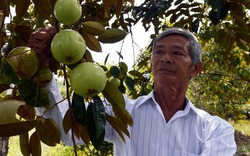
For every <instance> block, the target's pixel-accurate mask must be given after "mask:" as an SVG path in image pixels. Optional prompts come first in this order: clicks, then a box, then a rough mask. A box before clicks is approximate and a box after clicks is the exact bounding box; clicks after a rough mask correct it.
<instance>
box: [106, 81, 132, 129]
mask: <svg viewBox="0 0 250 156" xmlns="http://www.w3.org/2000/svg"><path fill="white" fill-rule="evenodd" d="M102 94H103V95H104V97H105V98H106V99H107V100H108V101H109V102H110V104H111V105H112V108H113V111H114V113H115V116H116V117H117V118H119V119H121V120H122V121H123V122H124V123H126V124H129V125H130V126H132V125H133V120H132V117H131V116H130V114H129V113H128V112H127V110H126V109H125V100H124V97H123V95H122V93H121V92H120V91H119V90H118V88H117V87H115V86H114V85H112V84H111V83H110V82H107V84H106V87H105V89H104V90H103V92H102Z"/></svg>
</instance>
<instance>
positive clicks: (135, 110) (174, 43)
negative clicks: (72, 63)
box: [47, 28, 236, 156]
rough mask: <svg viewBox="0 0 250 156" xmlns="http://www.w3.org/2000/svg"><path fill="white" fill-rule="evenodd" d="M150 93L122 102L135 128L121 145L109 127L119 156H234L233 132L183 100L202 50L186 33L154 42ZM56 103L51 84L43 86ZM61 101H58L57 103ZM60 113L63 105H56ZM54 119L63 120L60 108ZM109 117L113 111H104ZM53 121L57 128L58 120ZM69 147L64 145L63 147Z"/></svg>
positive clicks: (175, 32)
mask: <svg viewBox="0 0 250 156" xmlns="http://www.w3.org/2000/svg"><path fill="white" fill-rule="evenodd" d="M151 61H152V62H151V64H152V73H153V78H154V90H153V91H152V92H151V93H150V94H148V95H145V96H141V97H139V98H137V99H135V100H131V99H129V98H127V97H125V101H126V109H127V111H128V112H129V113H130V114H131V116H132V118H133V121H134V125H133V126H132V127H128V130H129V132H130V138H128V137H127V138H126V141H125V142H124V141H123V140H122V139H121V138H120V137H119V135H117V133H116V132H115V130H114V129H113V128H112V127H111V126H110V125H109V124H107V126H106V135H105V139H106V140H107V141H110V142H113V143H114V152H115V155H117V156H198V155H199V156H232V155H234V153H235V152H236V143H235V140H234V129H233V127H232V126H231V125H230V124H229V123H228V122H226V121H225V120H223V119H221V118H219V117H218V116H212V115H210V114H208V113H207V112H205V111H203V110H201V109H198V108H196V107H195V106H194V105H193V104H192V103H191V101H190V100H189V99H188V98H187V97H186V91H187V88H188V85H189V82H190V80H191V79H192V78H193V77H195V76H197V74H199V72H200V71H201V69H202V47H201V45H200V43H199V42H198V40H197V39H196V37H195V36H194V35H193V34H192V33H191V32H189V31H188V30H185V29H182V28H170V29H167V30H165V31H163V32H162V33H161V34H160V35H159V36H158V37H156V39H155V40H154V42H153V51H152V59H151ZM47 90H48V92H49V93H50V97H51V99H53V98H54V97H55V96H57V98H55V99H54V100H55V101H60V100H61V96H60V95H59V91H58V89H57V87H56V84H55V83H53V82H52V83H51V84H50V85H48V86H47ZM58 97H60V98H58ZM58 107H63V105H58ZM57 110H58V111H57V113H56V114H58V113H59V114H60V113H61V114H64V112H65V111H66V110H65V109H64V108H59V109H57ZM107 112H108V113H110V114H113V112H112V110H111V109H109V110H108V111H107ZM54 119H55V120H56V121H57V122H58V124H59V125H60V124H61V123H60V122H62V121H60V120H58V119H59V118H55V117H54ZM66 142H67V141H66Z"/></svg>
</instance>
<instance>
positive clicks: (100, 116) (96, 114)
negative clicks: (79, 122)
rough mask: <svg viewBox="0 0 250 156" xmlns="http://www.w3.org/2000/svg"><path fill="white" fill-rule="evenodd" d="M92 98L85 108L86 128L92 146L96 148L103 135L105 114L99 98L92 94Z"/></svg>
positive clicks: (101, 141)
mask: <svg viewBox="0 0 250 156" xmlns="http://www.w3.org/2000/svg"><path fill="white" fill-rule="evenodd" d="M93 100H94V102H90V104H89V105H88V108H87V114H88V116H87V117H88V121H87V129H88V133H89V138H90V140H91V142H92V144H93V146H94V147H95V148H96V149H98V148H99V147H100V146H101V144H102V143H103V140H104V136H105V125H106V114H105V108H104V106H103V103H102V101H101V99H100V98H99V97H98V96H94V97H93Z"/></svg>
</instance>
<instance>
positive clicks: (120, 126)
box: [106, 114, 130, 141]
mask: <svg viewBox="0 0 250 156" xmlns="http://www.w3.org/2000/svg"><path fill="white" fill-rule="evenodd" d="M106 119H107V121H108V122H109V123H110V125H111V126H112V127H113V128H114V129H115V131H116V132H117V133H118V135H119V136H120V137H121V138H122V140H123V141H125V138H124V136H123V133H124V134H126V135H127V136H128V137H129V136H130V134H129V131H128V129H127V125H126V124H125V123H124V122H122V121H121V120H120V119H118V118H116V117H113V116H111V115H108V114H106ZM122 132H123V133H122Z"/></svg>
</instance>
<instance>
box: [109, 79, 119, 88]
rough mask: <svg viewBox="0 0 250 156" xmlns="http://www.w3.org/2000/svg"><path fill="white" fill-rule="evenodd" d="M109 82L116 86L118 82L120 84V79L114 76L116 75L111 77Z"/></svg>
mask: <svg viewBox="0 0 250 156" xmlns="http://www.w3.org/2000/svg"><path fill="white" fill-rule="evenodd" d="M109 82H110V83H112V84H113V85H115V86H116V87H119V86H120V84H121V81H120V79H118V78H116V77H112V78H111V79H110V80H109Z"/></svg>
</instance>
